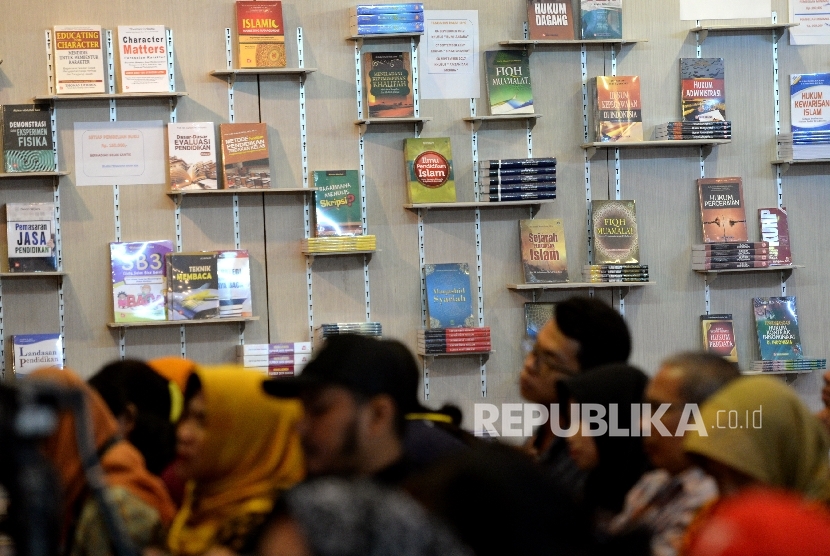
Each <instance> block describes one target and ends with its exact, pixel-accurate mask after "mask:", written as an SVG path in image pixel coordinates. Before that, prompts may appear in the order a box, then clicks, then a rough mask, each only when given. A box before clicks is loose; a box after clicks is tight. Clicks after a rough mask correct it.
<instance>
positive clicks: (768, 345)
mask: <svg viewBox="0 0 830 556" xmlns="http://www.w3.org/2000/svg"><path fill="white" fill-rule="evenodd" d="M752 308H753V312H754V314H755V328H756V331H757V332H758V347H759V348H760V349H761V360H763V361H777V360H781V359H801V358H803V357H804V352H803V351H802V349H801V336H800V334H799V333H798V314H797V312H796V308H795V297H793V296H789V297H755V298H753V299H752Z"/></svg>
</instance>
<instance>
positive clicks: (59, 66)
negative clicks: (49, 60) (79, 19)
mask: <svg viewBox="0 0 830 556" xmlns="http://www.w3.org/2000/svg"><path fill="white" fill-rule="evenodd" d="M53 34H54V35H53V40H52V43H53V45H54V56H55V65H54V71H55V90H56V91H57V93H58V94H59V95H64V94H76V93H104V92H106V90H105V86H104V50H103V41H102V40H101V26H100V25H55V27H54V29H53Z"/></svg>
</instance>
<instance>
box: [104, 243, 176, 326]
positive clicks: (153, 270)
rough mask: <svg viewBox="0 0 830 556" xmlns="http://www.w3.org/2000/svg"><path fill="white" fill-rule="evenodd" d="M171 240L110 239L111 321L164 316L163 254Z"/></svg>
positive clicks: (165, 312)
mask: <svg viewBox="0 0 830 556" xmlns="http://www.w3.org/2000/svg"><path fill="white" fill-rule="evenodd" d="M172 251H173V242H172V241H170V240H159V241H133V242H113V243H110V266H111V268H112V305H113V315H114V322H143V321H154V320H167V311H166V306H167V303H166V301H165V296H166V295H167V267H166V264H167V262H166V256H167V254H168V253H171V252H172Z"/></svg>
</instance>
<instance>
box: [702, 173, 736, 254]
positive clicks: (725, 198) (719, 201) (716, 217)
mask: <svg viewBox="0 0 830 556" xmlns="http://www.w3.org/2000/svg"><path fill="white" fill-rule="evenodd" d="M697 186H698V194H699V197H700V219H701V222H703V242H704V243H721V242H730V243H732V242H738V241H747V230H746V208H745V207H744V192H743V181H742V180H741V178H737V177H735V178H701V179H699V180H697Z"/></svg>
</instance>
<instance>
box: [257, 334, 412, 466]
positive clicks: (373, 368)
mask: <svg viewBox="0 0 830 556" xmlns="http://www.w3.org/2000/svg"><path fill="white" fill-rule="evenodd" d="M265 389H266V391H267V392H268V393H270V394H272V395H275V396H280V397H294V396H299V397H300V399H301V400H302V402H303V409H304V415H303V420H302V423H301V424H300V432H301V435H302V439H303V448H304V449H305V457H306V469H307V471H308V473H309V474H310V475H329V474H339V475H358V476H361V475H370V474H373V473H375V472H376V471H379V470H380V469H382V468H384V467H386V466H387V465H389V464H390V463H392V462H394V461H395V460H397V459H399V458H400V457H401V455H402V450H403V440H402V439H403V434H404V428H405V426H406V421H405V418H404V416H405V415H406V414H407V413H409V412H411V411H413V410H417V409H418V408H420V405H419V404H418V400H417V390H418V366H417V364H416V363H415V359H414V357H413V356H412V354H411V353H410V351H409V350H408V349H407V348H406V346H404V345H403V344H401V343H400V342H398V341H396V340H378V339H376V338H371V337H367V336H360V335H356V334H344V335H340V336H333V337H331V338H329V339H327V340H326V343H325V344H324V345H323V347H322V348H321V349H320V350H319V351H318V352H317V353H315V355H314V357H313V358H312V360H311V361H309V363H308V365H306V367H305V369H303V373H302V374H301V375H300V376H298V377H294V378H289V379H273V380H270V381H268V382H266V384H265Z"/></svg>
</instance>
